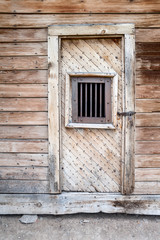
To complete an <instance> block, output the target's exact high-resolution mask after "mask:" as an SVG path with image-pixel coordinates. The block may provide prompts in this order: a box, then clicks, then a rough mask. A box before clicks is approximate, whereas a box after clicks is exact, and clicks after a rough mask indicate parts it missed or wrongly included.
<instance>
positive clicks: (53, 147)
mask: <svg viewBox="0 0 160 240" xmlns="http://www.w3.org/2000/svg"><path fill="white" fill-rule="evenodd" d="M58 51H59V39H58V36H49V37H48V71H49V72H48V74H49V76H48V138H49V180H50V192H51V193H60V191H61V190H60V179H59V160H60V159H59V158H60V113H61V111H60V88H61V86H60V82H59V81H58V78H59V53H58Z"/></svg>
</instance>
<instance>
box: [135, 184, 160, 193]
mask: <svg viewBox="0 0 160 240" xmlns="http://www.w3.org/2000/svg"><path fill="white" fill-rule="evenodd" d="M134 194H160V182H135V189H134Z"/></svg>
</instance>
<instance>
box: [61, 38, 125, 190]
mask: <svg viewBox="0 0 160 240" xmlns="http://www.w3.org/2000/svg"><path fill="white" fill-rule="evenodd" d="M113 54H114V55H113ZM115 54H116V55H115ZM106 56H109V57H106ZM114 56H116V57H117V58H116V60H115V57H114ZM121 59H122V49H121V40H120V39H119V40H118V39H97V38H93V39H66V40H62V52H61V67H62V68H61V71H62V74H61V83H62V99H61V103H62V150H61V151H62V156H63V157H62V158H61V160H60V166H61V168H62V171H61V180H62V190H64V191H81V192H84V191H87V192H119V191H120V179H121V176H120V169H121V166H120V164H121V163H120V159H121V148H122V130H121V124H122V119H119V120H118V126H117V129H116V131H114V130H103V129H87V128H85V129H84V128H83V129H78V128H77V129H76V128H73V129H67V128H65V117H64V116H65V85H66V82H65V79H66V72H85V73H90V72H100V73H104V72H108V73H109V72H118V75H119V76H118V78H119V81H118V82H119V83H118V89H119V91H118V100H117V104H118V109H122V84H123V80H122V78H121V73H122V66H121ZM77 152H78V155H77ZM110 159H112V161H111V160H110Z"/></svg>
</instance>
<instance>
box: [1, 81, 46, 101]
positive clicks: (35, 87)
mask: <svg viewBox="0 0 160 240" xmlns="http://www.w3.org/2000/svg"><path fill="white" fill-rule="evenodd" d="M0 97H6V98H14V97H17V98H20V97H26V98H29V97H33V98H44V97H45V98H47V97H48V85H47V84H0Z"/></svg>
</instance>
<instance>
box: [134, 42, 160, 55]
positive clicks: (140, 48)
mask: <svg viewBox="0 0 160 240" xmlns="http://www.w3.org/2000/svg"><path fill="white" fill-rule="evenodd" d="M145 38H146V37H145ZM159 54H160V42H149V43H148V42H147V43H146V42H145V43H137V44H136V56H137V57H142V56H159Z"/></svg>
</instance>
